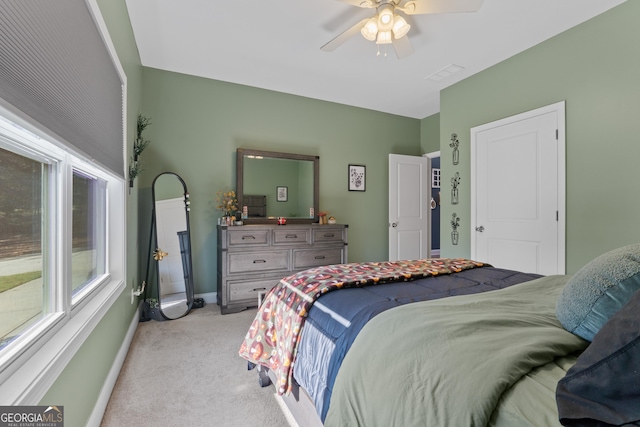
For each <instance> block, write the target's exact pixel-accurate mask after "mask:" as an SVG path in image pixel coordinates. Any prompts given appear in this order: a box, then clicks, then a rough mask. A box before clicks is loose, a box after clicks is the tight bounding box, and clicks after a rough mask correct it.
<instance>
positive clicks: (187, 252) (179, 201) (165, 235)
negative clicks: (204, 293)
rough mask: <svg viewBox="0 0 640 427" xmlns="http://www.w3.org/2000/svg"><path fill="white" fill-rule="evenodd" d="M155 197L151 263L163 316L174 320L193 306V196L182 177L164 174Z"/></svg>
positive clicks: (155, 185)
mask: <svg viewBox="0 0 640 427" xmlns="http://www.w3.org/2000/svg"><path fill="white" fill-rule="evenodd" d="M152 197H153V208H152V210H153V213H152V225H151V234H152V235H151V239H150V241H151V242H153V245H152V246H150V251H151V252H152V253H151V254H150V257H149V260H150V261H149V262H151V263H152V265H155V273H156V286H157V289H156V291H157V296H158V310H159V313H160V315H161V316H162V318H163V319H166V320H173V319H178V318H180V317H183V316H186V315H187V314H188V313H189V311H190V310H191V308H192V306H193V298H194V285H193V275H192V265H191V236H190V229H189V228H190V227H189V211H190V208H189V205H190V200H189V192H188V191H187V185H186V184H185V182H184V180H183V179H182V178H181V177H180V176H179V175H177V174H175V173H173V172H164V173H161V174H159V175H158V176H157V177H156V178H155V179H154V180H153V185H152Z"/></svg>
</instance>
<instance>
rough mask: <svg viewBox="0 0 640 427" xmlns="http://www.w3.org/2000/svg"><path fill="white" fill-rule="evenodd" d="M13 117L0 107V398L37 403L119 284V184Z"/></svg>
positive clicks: (121, 226)
mask: <svg viewBox="0 0 640 427" xmlns="http://www.w3.org/2000/svg"><path fill="white" fill-rule="evenodd" d="M16 119H17V118H16V117H15V116H13V115H11V114H10V113H9V112H8V111H6V110H3V109H2V108H0V224H2V227H0V396H2V397H3V400H5V401H6V399H5V397H6V395H7V393H9V394H10V395H15V396H16V400H14V401H10V402H11V404H37V403H38V402H39V398H40V397H41V395H42V394H43V393H44V392H45V391H46V389H47V388H48V386H50V385H51V383H52V382H53V381H54V380H55V377H56V374H57V373H59V372H61V370H62V369H63V368H64V366H65V365H66V363H67V362H68V361H69V360H70V359H71V357H73V354H74V352H75V350H77V349H78V348H79V347H80V345H82V342H83V341H84V338H85V337H86V336H88V335H89V334H90V332H91V330H92V329H93V327H95V325H96V324H97V323H98V322H99V320H100V319H101V318H102V316H103V315H104V313H106V311H107V310H108V309H109V308H110V306H111V304H112V303H113V302H114V301H115V300H116V299H117V297H118V295H120V294H121V292H122V290H123V288H124V271H125V256H126V254H125V252H126V251H125V237H124V230H125V219H126V217H125V212H126V209H125V203H124V202H125V194H126V190H125V188H126V183H125V181H124V179H123V178H122V177H118V176H116V175H115V174H114V173H113V172H109V171H108V170H107V169H105V168H102V167H100V166H98V165H96V164H95V163H94V162H92V161H89V160H87V159H85V158H84V157H82V156H81V155H80V154H79V153H76V152H75V151H73V150H72V149H70V148H68V147H65V148H64V149H63V148H61V147H63V144H61V143H60V142H59V141H57V140H55V139H53V138H50V137H48V136H47V135H45V134H43V133H41V132H40V133H38V134H36V133H33V132H39V131H38V130H37V129H35V128H33V127H31V126H30V125H29V124H28V123H26V122H24V121H21V120H20V119H17V120H16ZM10 120H11V121H10ZM16 123H20V126H18V125H17V124H16ZM27 129H28V130H27ZM36 355H37V357H36ZM43 355H46V356H45V357H43ZM48 370H51V372H53V373H50V374H49V375H44V374H43V372H44V371H48ZM12 376H13V377H18V378H19V380H18V383H19V384H20V386H22V385H23V384H24V387H25V389H27V390H30V394H28V395H27V396H26V397H25V395H24V393H23V391H22V390H20V389H16V386H15V385H16V381H12V382H11V381H5V380H6V379H7V378H9V377H12ZM43 378H44V379H43ZM12 379H13V378H12ZM43 381H49V383H47V384H42V382H43ZM9 383H11V384H9ZM34 384H36V385H35V386H34ZM7 389H11V390H10V391H7ZM13 389H16V390H15V391H14V390H13Z"/></svg>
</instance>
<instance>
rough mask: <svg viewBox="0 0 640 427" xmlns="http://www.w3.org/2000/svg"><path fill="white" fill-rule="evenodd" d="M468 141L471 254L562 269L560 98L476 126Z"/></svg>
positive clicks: (508, 264)
mask: <svg viewBox="0 0 640 427" xmlns="http://www.w3.org/2000/svg"><path fill="white" fill-rule="evenodd" d="M560 110H561V111H560ZM561 122H562V124H561ZM560 135H562V137H563V138H562V141H560ZM471 141H472V147H471V148H472V149H471V156H472V158H471V161H472V171H471V176H472V184H471V194H472V200H471V203H472V205H471V208H472V211H471V216H472V218H471V224H472V230H471V235H472V238H471V249H472V254H471V257H472V258H473V259H476V260H478V261H484V262H488V263H490V264H492V265H493V266H495V267H499V268H508V269H513V270H519V271H525V272H529V273H538V274H545V275H549V274H563V273H564V269H565V267H564V217H565V215H564V187H565V185H564V173H565V172H564V103H560V104H554V106H549V107H545V108H542V109H539V110H535V111H531V112H528V113H524V114H521V115H518V116H514V117H511V118H508V119H504V120H501V121H499V122H494V123H490V124H488V125H483V126H480V127H478V128H474V129H473V130H472V135H471Z"/></svg>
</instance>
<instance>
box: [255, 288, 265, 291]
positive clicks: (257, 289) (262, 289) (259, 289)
mask: <svg viewBox="0 0 640 427" xmlns="http://www.w3.org/2000/svg"><path fill="white" fill-rule="evenodd" d="M266 290H267V288H255V289H254V291H266Z"/></svg>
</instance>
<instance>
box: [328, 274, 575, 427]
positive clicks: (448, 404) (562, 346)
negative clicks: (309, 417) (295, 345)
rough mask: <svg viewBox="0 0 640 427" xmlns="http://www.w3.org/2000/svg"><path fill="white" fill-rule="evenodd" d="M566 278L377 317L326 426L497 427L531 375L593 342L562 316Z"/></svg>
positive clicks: (353, 354) (340, 380)
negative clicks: (493, 426) (508, 399)
mask: <svg viewBox="0 0 640 427" xmlns="http://www.w3.org/2000/svg"><path fill="white" fill-rule="evenodd" d="M566 280H567V276H549V277H544V278H541V279H537V280H533V281H531V282H526V283H522V284H519V285H515V286H512V287H510V288H507V289H503V290H499V291H493V292H487V293H483V294H477V295H468V296H459V297H454V298H445V299H440V300H434V301H426V302H418V303H413V304H408V305H404V306H401V307H397V308H394V309H391V310H388V311H386V312H384V313H381V314H380V315H378V316H376V317H375V318H373V319H372V320H371V321H370V322H369V323H368V324H367V325H366V326H365V327H364V328H363V329H362V331H361V332H360V334H359V336H358V337H357V338H356V340H355V341H354V343H353V346H352V347H351V349H350V350H349V353H348V354H347V356H346V357H345V359H344V362H343V364H342V366H341V368H340V372H339V373H338V376H337V378H336V382H335V386H334V390H333V394H332V396H331V404H330V406H329V413H328V415H327V418H326V421H325V426H341V427H346V426H367V427H370V426H403V427H408V426H429V427H435V426H485V425H487V424H488V423H489V420H490V419H491V415H492V413H493V411H494V409H495V408H496V405H497V404H498V401H499V400H500V397H501V395H502V394H503V393H504V392H505V391H506V390H508V389H509V388H510V387H511V386H512V385H513V384H515V383H516V382H517V381H518V380H519V379H520V378H521V377H522V376H523V375H526V374H527V373H529V372H530V371H531V370H532V369H534V368H536V367H538V366H541V365H544V364H546V363H548V362H551V361H553V360H554V359H555V358H556V357H560V356H564V355H567V354H569V353H571V352H574V351H577V350H581V349H583V348H584V347H586V344H587V343H586V342H585V341H584V340H582V339H581V338H578V337H577V336H575V335H573V334H571V333H569V332H567V331H566V330H565V329H564V328H562V326H561V325H560V323H559V322H558V320H557V319H556V316H555V304H556V300H557V298H558V296H559V294H560V292H561V290H562V287H563V286H564V284H565V282H566ZM530 404H531V405H535V402H530Z"/></svg>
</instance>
